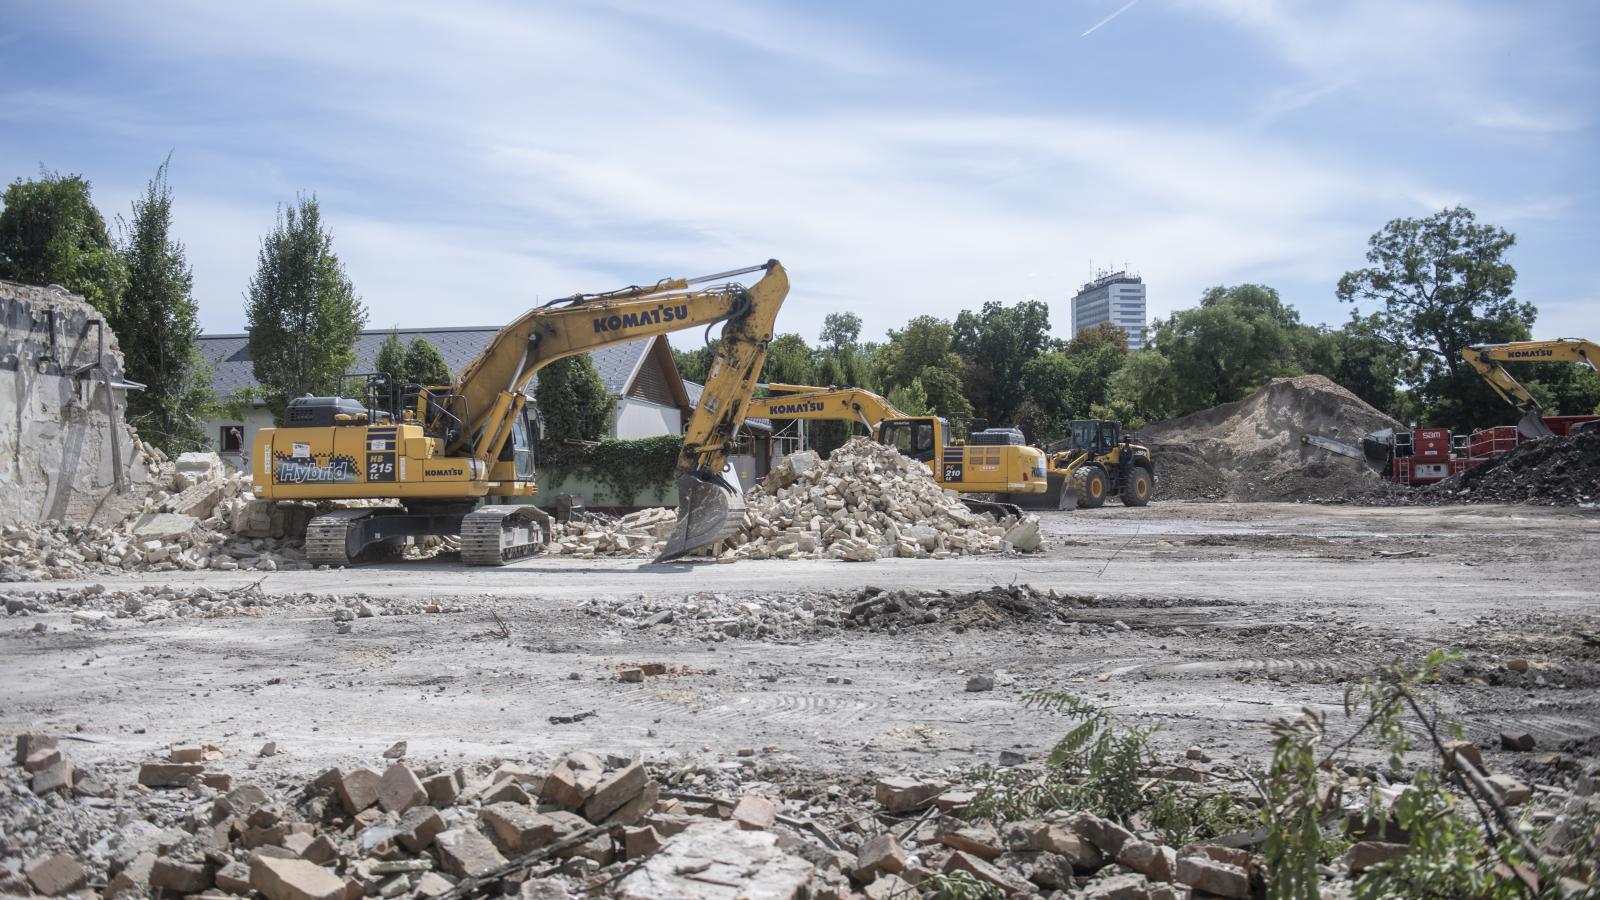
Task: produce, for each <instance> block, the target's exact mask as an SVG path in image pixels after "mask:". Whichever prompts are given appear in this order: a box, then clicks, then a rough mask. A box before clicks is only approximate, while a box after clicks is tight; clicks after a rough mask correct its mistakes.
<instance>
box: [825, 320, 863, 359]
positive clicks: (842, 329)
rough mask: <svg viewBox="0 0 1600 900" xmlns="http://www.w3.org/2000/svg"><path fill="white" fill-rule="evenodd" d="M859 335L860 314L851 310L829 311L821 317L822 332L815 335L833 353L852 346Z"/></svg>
mask: <svg viewBox="0 0 1600 900" xmlns="http://www.w3.org/2000/svg"><path fill="white" fill-rule="evenodd" d="M860 337H861V317H860V316H858V315H856V314H855V313H853V312H831V313H828V314H827V315H826V316H823V317H822V334H820V335H818V336H817V340H819V341H821V342H822V344H823V345H824V346H826V347H827V348H828V349H830V350H832V351H833V352H834V353H839V352H841V351H843V350H845V349H846V348H849V347H854V346H855V345H856V341H857V339H859V338H860Z"/></svg>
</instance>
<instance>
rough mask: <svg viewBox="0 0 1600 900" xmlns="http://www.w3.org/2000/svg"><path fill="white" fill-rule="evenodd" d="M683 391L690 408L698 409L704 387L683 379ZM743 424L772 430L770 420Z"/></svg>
mask: <svg viewBox="0 0 1600 900" xmlns="http://www.w3.org/2000/svg"><path fill="white" fill-rule="evenodd" d="M683 389H684V390H685V391H687V392H688V393H689V406H690V408H692V409H697V408H699V406H700V395H701V394H702V393H704V392H705V389H706V386H705V385H703V384H701V383H700V382H698V381H690V380H689V379H687V378H685V379H684V380H683ZM744 423H745V424H746V425H749V426H750V427H751V428H759V429H761V430H762V431H771V430H772V420H771V419H745V420H744Z"/></svg>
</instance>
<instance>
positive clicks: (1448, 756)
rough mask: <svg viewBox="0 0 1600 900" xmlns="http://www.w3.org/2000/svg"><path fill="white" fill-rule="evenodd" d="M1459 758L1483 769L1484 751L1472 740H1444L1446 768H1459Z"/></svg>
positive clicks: (1476, 767)
mask: <svg viewBox="0 0 1600 900" xmlns="http://www.w3.org/2000/svg"><path fill="white" fill-rule="evenodd" d="M1457 759H1463V760H1466V761H1467V762H1469V763H1471V764H1472V767H1473V768H1475V769H1477V770H1478V771H1480V772H1481V771H1483V751H1481V750H1479V749H1478V745H1477V744H1474V743H1473V742H1471V741H1445V742H1444V767H1445V769H1446V770H1449V769H1454V768H1457V763H1456V760H1457Z"/></svg>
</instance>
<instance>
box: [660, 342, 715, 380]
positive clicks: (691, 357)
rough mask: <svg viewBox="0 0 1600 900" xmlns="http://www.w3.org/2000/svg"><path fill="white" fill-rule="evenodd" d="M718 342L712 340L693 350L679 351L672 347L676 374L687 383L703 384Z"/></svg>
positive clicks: (709, 370)
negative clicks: (676, 368) (676, 369)
mask: <svg viewBox="0 0 1600 900" xmlns="http://www.w3.org/2000/svg"><path fill="white" fill-rule="evenodd" d="M719 340H720V338H717V339H713V340H712V341H710V342H709V343H706V344H702V345H701V346H699V347H696V348H694V349H693V350H679V349H678V348H676V347H673V348H672V361H673V363H674V364H675V365H677V367H678V374H679V375H682V376H683V377H684V379H685V380H687V381H693V382H696V383H699V384H705V383H706V375H708V374H709V373H710V372H711V360H712V358H713V357H715V356H716V352H717V343H718V341H719Z"/></svg>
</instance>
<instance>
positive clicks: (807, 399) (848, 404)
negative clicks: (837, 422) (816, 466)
mask: <svg viewBox="0 0 1600 900" xmlns="http://www.w3.org/2000/svg"><path fill="white" fill-rule="evenodd" d="M767 390H768V391H771V392H774V393H776V394H778V395H779V396H769V397H754V398H752V399H751V400H750V406H749V408H748V409H747V410H746V411H745V415H747V416H749V417H751V418H756V419H842V420H854V421H857V422H860V423H861V424H863V425H865V426H867V430H869V431H876V430H877V427H878V423H879V422H882V421H883V420H884V419H907V418H910V416H908V415H907V414H906V413H903V412H901V411H900V410H898V409H895V408H894V407H893V406H892V405H890V403H889V401H888V400H885V399H884V398H882V397H880V396H878V395H877V394H874V393H873V392H871V391H867V390H862V389H861V388H841V387H814V386H812V385H805V384H769V385H767Z"/></svg>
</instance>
